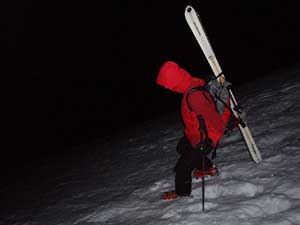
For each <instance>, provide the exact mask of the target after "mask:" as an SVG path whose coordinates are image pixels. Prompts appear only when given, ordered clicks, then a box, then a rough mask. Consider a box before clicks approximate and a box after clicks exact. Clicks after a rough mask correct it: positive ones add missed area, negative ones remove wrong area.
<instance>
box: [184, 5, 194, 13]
mask: <svg viewBox="0 0 300 225" xmlns="http://www.w3.org/2000/svg"><path fill="white" fill-rule="evenodd" d="M185 10H186V11H187V12H188V13H190V12H191V11H192V10H193V7H192V6H190V5H188V6H186V7H185Z"/></svg>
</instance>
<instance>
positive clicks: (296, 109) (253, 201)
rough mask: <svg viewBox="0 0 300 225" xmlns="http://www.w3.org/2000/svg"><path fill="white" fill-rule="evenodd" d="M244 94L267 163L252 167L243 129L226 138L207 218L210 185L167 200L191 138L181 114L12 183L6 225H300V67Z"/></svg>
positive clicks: (240, 93)
mask: <svg viewBox="0 0 300 225" xmlns="http://www.w3.org/2000/svg"><path fill="white" fill-rule="evenodd" d="M234 93H235V95H236V97H237V99H238V101H239V102H240V103H242V106H243V107H244V110H245V112H246V114H247V120H248V122H249V127H250V130H251V131H252V133H253V136H254V139H255V140H256V142H257V145H258V147H259V149H260V150H261V154H262V157H263V161H262V162H261V163H259V164H256V163H254V162H253V161H252V160H251V158H250V156H249V154H248V152H247V149H246V146H245V144H244V142H243V140H242V138H241V135H240V133H239V131H238V130H235V131H233V132H232V133H231V134H230V135H229V136H226V137H224V138H223V140H222V142H221V144H220V147H219V149H218V155H217V159H216V160H215V161H214V162H215V164H216V165H217V167H218V169H219V172H220V174H219V176H217V177H213V178H211V179H207V180H206V183H205V185H206V188H205V191H206V192H205V196H206V199H205V211H204V212H203V211H202V185H201V180H197V181H194V182H193V191H192V195H193V197H192V198H179V199H176V200H173V201H163V200H160V195H161V193H162V192H164V191H169V190H172V189H173V188H174V186H173V185H174V173H173V167H174V166H175V163H176V160H177V158H178V155H177V153H176V151H175V147H176V144H177V141H178V139H179V138H180V137H181V135H182V125H181V121H180V119H179V117H178V114H177V113H175V114H170V115H168V116H167V117H162V118H161V119H158V120H155V121H148V122H146V123H144V124H142V125H141V126H140V127H136V128H132V129H129V130H127V131H126V132H123V134H122V135H119V136H116V137H115V139H113V140H111V141H107V142H106V143H101V144H95V145H94V146H91V145H89V146H82V147H81V148H86V154H77V155H76V154H74V155H72V156H67V157H66V158H65V159H64V160H63V161H59V162H58V161H57V160H55V159H52V160H50V159H47V162H44V163H41V165H42V166H41V167H40V168H39V174H32V175H30V174H28V178H26V179H24V180H23V181H18V182H19V183H18V185H16V186H15V187H14V188H12V187H11V186H8V185H7V186H5V185H3V184H2V186H1V189H0V190H1V192H2V193H1V194H2V196H4V201H2V203H1V208H2V209H1V215H0V224H1V225H4V224H14V225H17V224H23V225H50V224H51V225H54V224H66V225H68V224H70V225H71V224H72V225H82V224H87V225H89V224H91V225H92V224H93V225H94V224H107V225H108V224H109V225H116V224H122V225H135V224H136V225H141V224H142V225H173V224H174V225H175V224H176V225H185V224H186V225H196V224H202V225H208V224H210V225H214V224H216V225H218V224H220V225H252V224H255V225H256V224H260V225H271V224H272V225H294V224H300V183H299V180H300V163H299V162H300V135H299V134H300V132H299V127H300V103H299V99H300V69H299V68H295V69H293V70H291V71H281V72H278V74H273V75H272V76H268V77H265V78H261V79H259V80H256V81H255V82H253V83H251V84H248V85H245V86H243V87H241V88H240V89H237V90H234ZM74 152H76V151H75V150H74ZM53 171H55V172H53ZM29 175H30V176H29ZM36 181H39V182H36Z"/></svg>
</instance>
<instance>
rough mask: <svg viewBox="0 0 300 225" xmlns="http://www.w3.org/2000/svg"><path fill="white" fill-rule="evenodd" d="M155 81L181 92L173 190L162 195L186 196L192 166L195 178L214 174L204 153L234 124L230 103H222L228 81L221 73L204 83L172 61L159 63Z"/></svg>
mask: <svg viewBox="0 0 300 225" xmlns="http://www.w3.org/2000/svg"><path fill="white" fill-rule="evenodd" d="M156 82H157V84H159V85H161V86H163V87H165V88H167V89H169V90H171V91H174V92H178V93H181V94H183V98H182V102H181V117H182V120H183V123H184V136H183V137H182V138H181V139H180V140H179V142H178V144H177V152H179V153H180V158H179V159H178V161H177V163H176V166H175V169H174V170H175V191H171V192H166V193H164V194H163V196H162V198H163V199H173V198H176V197H177V196H190V194H191V186H192V184H191V183H192V175H191V174H192V172H193V170H194V169H196V170H195V173H194V175H195V176H197V177H198V178H200V177H202V176H207V175H210V176H214V175H217V170H216V167H215V166H214V165H213V163H212V162H211V160H210V159H209V158H208V157H207V156H208V155H209V154H210V153H211V152H213V151H215V150H216V147H217V145H218V143H219V140H220V139H221V138H222V137H223V135H224V132H226V130H231V129H233V127H235V126H237V122H238V121H237V119H235V117H233V114H232V113H231V110H230V107H226V105H227V104H229V93H228V90H227V88H226V87H228V86H229V85H230V83H229V82H228V81H225V79H224V77H223V76H221V78H220V79H219V81H218V80H217V79H211V80H210V81H209V82H208V83H207V82H206V81H205V80H203V79H199V78H195V77H192V76H191V75H190V74H189V72H187V71H186V70H184V69H183V68H181V67H180V66H179V65H178V64H176V63H175V62H173V61H167V62H165V63H164V64H163V65H162V67H161V68H160V71H159V74H158V78H157V81H156ZM231 118H233V119H231ZM202 157H204V158H202ZM203 159H204V160H203ZM203 163H204V165H203ZM202 168H204V171H203V169H202Z"/></svg>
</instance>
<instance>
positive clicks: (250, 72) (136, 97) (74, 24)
mask: <svg viewBox="0 0 300 225" xmlns="http://www.w3.org/2000/svg"><path fill="white" fill-rule="evenodd" d="M296 2H297V1H287V0H285V1H279V0H272V1H271V0H264V1H242V0H240V1H201V0H198V1H179V0H178V1H171V0H163V1H158V0H157V1H146V0H136V1H135V0H132V1H125V0H112V1H109V3H108V2H103V1H97V4H96V2H95V3H90V2H87V1H80V2H76V1H70V2H66V1H51V2H47V3H43V2H42V1H33V0H31V1H30V0H24V1H7V3H3V2H1V7H0V9H1V13H0V16H1V17H0V18H1V21H0V22H1V36H0V37H1V46H0V47H1V49H0V50H1V55H2V59H3V60H2V63H1V64H2V69H1V77H2V79H3V80H2V82H1V83H2V85H3V88H2V90H3V93H2V99H3V100H2V107H1V108H2V112H4V116H3V117H2V120H3V123H2V131H3V133H4V136H3V139H4V142H3V145H2V146H3V147H1V148H2V156H1V159H2V160H1V161H3V163H1V165H9V166H10V167H16V166H18V165H21V164H22V163H23V164H24V163H25V164H28V162H29V161H30V160H35V159H38V158H39V157H41V156H45V157H46V156H48V155H51V156H53V155H57V156H59V155H63V154H69V153H70V152H72V151H74V150H73V149H72V147H74V146H77V145H80V144H86V143H91V142H93V141H95V140H107V139H109V138H111V137H112V136H113V134H116V133H117V132H122V130H123V129H124V128H126V127H132V126H135V125H136V124H137V123H140V122H142V121H145V120H150V119H155V118H157V117H159V116H161V115H163V114H166V113H169V112H171V111H176V110H178V106H179V99H180V96H179V95H178V94H174V93H169V92H168V91H166V90H164V89H163V88H161V87H158V86H157V85H156V84H155V80H156V76H157V73H158V70H159V68H160V66H161V65H162V63H163V62H164V61H166V60H174V61H176V62H177V63H179V64H180V65H181V66H182V67H184V68H186V69H187V70H188V71H190V72H191V73H192V74H194V75H196V76H199V77H201V76H204V75H205V74H207V73H211V71H210V68H209V66H208V63H207V62H206V60H205V58H204V57H203V55H202V52H201V49H200V48H199V46H198V44H197V42H196V40H195V39H194V37H193V35H192V32H191V31H190V29H189V27H188V26H187V24H186V21H185V19H184V9H185V6H186V5H188V4H190V5H192V6H193V7H194V8H195V9H196V10H197V11H198V13H199V14H200V16H201V19H202V22H203V24H204V26H205V29H206V32H207V35H208V37H209V38H210V42H211V44H212V46H213V48H214V50H215V53H216V56H217V58H218V61H219V63H220V64H221V67H222V68H223V71H224V72H225V74H227V78H228V79H229V80H230V81H231V82H232V83H233V84H234V85H235V86H238V85H240V84H243V83H245V82H248V81H251V80H253V79H256V78H258V77H261V76H263V75H266V74H268V73H270V72H272V71H274V70H277V69H281V68H288V67H290V66H292V65H294V64H296V63H298V62H299V51H300V45H299V38H300V33H299V21H300V20H299V19H300V18H299V17H300V16H299V7H298V5H297V4H296ZM4 146H5V147H4Z"/></svg>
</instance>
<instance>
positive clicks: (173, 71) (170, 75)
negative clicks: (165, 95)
mask: <svg viewBox="0 0 300 225" xmlns="http://www.w3.org/2000/svg"><path fill="white" fill-rule="evenodd" d="M191 81H192V77H191V75H190V74H189V73H188V72H187V71H185V70H184V69H182V68H181V67H180V66H178V64H176V63H175V62H172V61H167V62H165V63H164V64H163V65H162V67H161V68H160V70H159V74H158V77H157V80H156V83H157V84H159V85H161V86H163V87H165V88H167V89H169V90H171V91H175V92H178V93H182V94H183V93H185V92H186V91H187V89H188V87H189V86H190V85H191Z"/></svg>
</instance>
